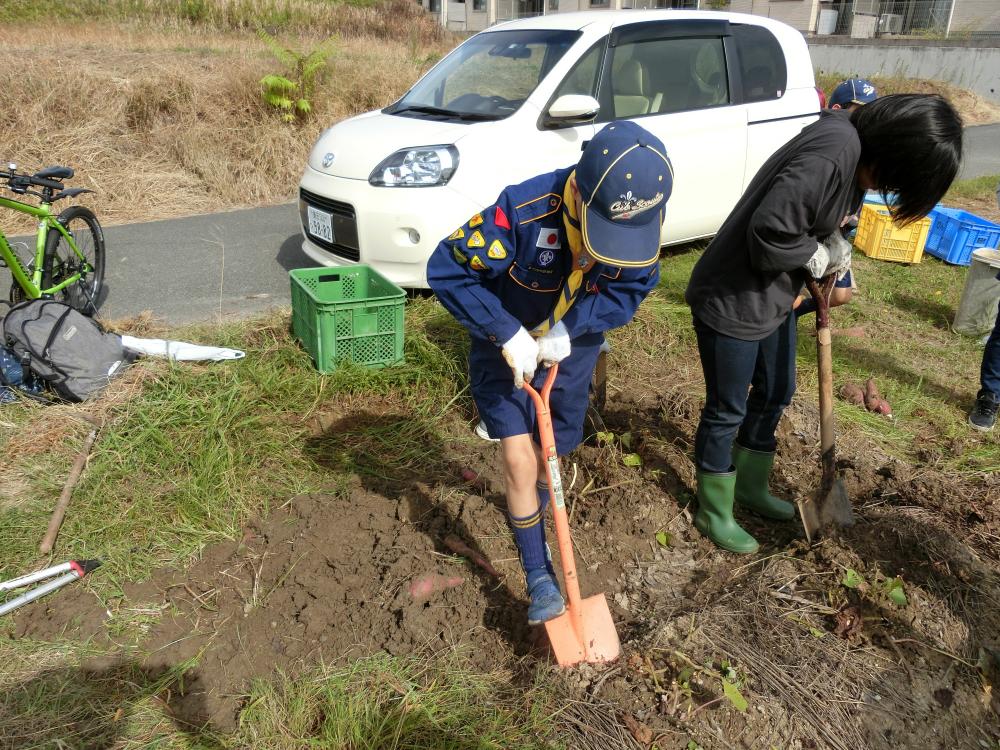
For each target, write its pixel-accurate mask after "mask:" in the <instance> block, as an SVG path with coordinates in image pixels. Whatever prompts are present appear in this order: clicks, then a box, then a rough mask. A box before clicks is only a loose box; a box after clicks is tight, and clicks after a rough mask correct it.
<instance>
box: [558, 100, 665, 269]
mask: <svg viewBox="0 0 1000 750" xmlns="http://www.w3.org/2000/svg"><path fill="white" fill-rule="evenodd" d="M673 184H674V170H673V167H672V166H671V165H670V159H668V158H667V150H666V148H664V146H663V142H662V141H660V139H659V138H657V137H656V136H655V135H653V134H652V133H650V132H649V131H648V130H646V129H645V128H642V127H640V126H639V125H636V124H635V123H634V122H631V121H627V120H621V121H617V122H612V123H610V124H609V125H608V126H607V127H605V128H604V129H603V130H601V132H599V133H598V134H597V135H595V136H594V138H593V140H591V141H590V143H588V144H587V147H586V148H585V149H584V150H583V156H581V157H580V163H579V164H577V167H576V185H577V189H578V190H579V191H580V196H581V198H582V200H583V215H582V216H581V217H580V224H581V230H582V234H583V242H584V244H585V245H586V247H587V251H588V252H589V253H590V254H591V255H593V256H594V257H595V258H596V259H597V260H599V261H600V262H602V263H606V264H608V265H612V266H627V267H632V268H635V267H642V266H649V265H652V264H653V263H655V262H656V261H657V259H658V258H659V257H660V227H661V225H662V224H663V215H664V211H665V209H666V205H667V199H668V198H669V197H670V191H671V190H672V189H673Z"/></svg>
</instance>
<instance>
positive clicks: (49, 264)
mask: <svg viewBox="0 0 1000 750" xmlns="http://www.w3.org/2000/svg"><path fill="white" fill-rule="evenodd" d="M57 221H58V222H59V223H60V224H62V225H63V226H64V227H66V231H67V232H69V234H70V235H71V236H72V237H73V242H75V243H76V248H77V250H79V251H80V253H81V254H82V255H83V258H81V257H80V256H79V255H77V254H76V253H75V252H73V248H72V247H71V246H70V244H69V242H67V241H66V238H65V237H63V235H62V233H61V232H59V230H57V229H50V230H49V234H48V237H46V238H45V260H44V265H43V267H42V288H43V289H48V288H50V287H53V286H56V285H57V284H60V283H61V282H62V280H63V279H66V278H69V277H70V276H72V275H74V274H76V273H79V274H81V277H80V279H79V280H78V281H77V282H76V283H74V284H70V285H69V286H67V287H66V288H65V289H62V290H61V291H59V292H57V293H56V295H55V296H56V299H59V300H61V301H63V302H65V303H66V304H67V305H69V306H70V307H73V308H75V309H77V310H79V311H80V312H82V313H84V314H86V315H93V314H94V313H96V312H97V307H98V305H99V304H100V293H101V287H102V286H103V285H104V232H103V231H101V225H100V223H99V222H98V221H97V217H96V216H94V212H93V211H91V210H90V209H89V208H84V207H83V206H70V207H69V208H67V209H66V210H65V211H63V212H62V213H61V214H59V217H58V218H57ZM84 262H86V265H85V263H84ZM88 266H89V270H87V267H88Z"/></svg>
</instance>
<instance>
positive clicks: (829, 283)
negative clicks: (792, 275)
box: [806, 274, 837, 474]
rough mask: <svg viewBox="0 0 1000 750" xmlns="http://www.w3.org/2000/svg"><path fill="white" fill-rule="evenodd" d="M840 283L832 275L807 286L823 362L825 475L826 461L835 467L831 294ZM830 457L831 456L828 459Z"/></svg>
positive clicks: (821, 428)
mask: <svg viewBox="0 0 1000 750" xmlns="http://www.w3.org/2000/svg"><path fill="white" fill-rule="evenodd" d="M836 282H837V279H836V276H834V275H833V274H830V275H829V276H826V277H825V278H823V279H822V280H821V281H817V280H816V279H809V280H808V281H807V282H806V286H808V288H809V293H810V294H811V295H812V297H813V299H814V300H816V361H817V364H818V365H819V437H820V448H821V450H822V453H823V461H824V474H825V473H826V471H825V469H826V464H827V463H830V464H831V466H832V463H833V462H832V459H833V445H834V420H833V352H832V348H831V336H830V294H831V292H832V291H833V286H834V284H835V283H836ZM828 456H829V458H828Z"/></svg>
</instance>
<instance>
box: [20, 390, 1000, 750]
mask: <svg viewBox="0 0 1000 750" xmlns="http://www.w3.org/2000/svg"><path fill="white" fill-rule="evenodd" d="M687 374H690V373H687ZM687 374H685V373H683V372H681V373H680V374H678V373H677V372H674V373H672V375H671V377H670V378H669V380H668V379H666V378H665V377H664V376H662V375H658V374H656V373H646V374H644V375H641V377H644V378H646V380H645V381H644V382H645V383H647V384H649V383H652V384H654V385H655V387H654V388H651V389H650V388H647V389H646V390H644V391H639V390H636V392H642V393H645V394H647V395H644V396H642V397H628V396H626V395H625V390H626V389H625V388H623V389H622V390H621V391H618V392H615V391H616V389H613V392H612V396H611V398H610V399H609V405H608V408H607V409H606V414H605V418H606V422H607V425H608V431H609V432H611V433H613V434H614V435H615V438H614V439H613V440H611V441H607V442H604V443H602V444H599V445H585V446H583V447H581V448H580V449H578V450H577V451H576V452H575V453H574V454H572V455H571V456H569V457H567V458H566V459H564V461H563V475H564V482H565V483H566V485H567V486H568V487H569V488H570V490H569V493H568V507H569V510H570V515H571V525H572V528H573V532H574V542H575V544H576V548H577V554H578V559H577V563H578V567H579V571H580V575H581V578H582V585H583V593H584V595H589V594H594V593H598V592H602V591H603V592H605V593H606V595H607V598H608V601H609V603H610V606H611V609H612V612H613V614H614V617H615V621H616V623H617V626H618V630H619V633H620V634H621V638H622V643H623V655H622V657H621V658H620V659H619V660H618V661H617V662H616V663H614V664H612V665H610V666H602V667H593V666H585V667H583V668H578V669H573V670H570V671H568V672H566V673H562V674H561V677H560V679H561V682H562V683H563V684H565V685H566V689H567V690H568V692H569V694H570V696H571V697H573V698H576V699H577V701H576V705H594V706H600V707H602V708H603V709H604V710H606V711H610V712H611V715H612V716H613V717H614V720H615V724H614V726H613V727H610V728H609V727H608V726H606V725H602V726H601V727H595V726H590V725H588V723H587V720H586V716H585V715H578V718H576V719H575V720H573V721H568V722H567V724H566V732H567V733H568V736H569V741H568V744H569V745H570V746H572V747H580V748H599V747H600V748H611V747H644V748H649V747H652V746H653V745H655V746H657V747H659V748H688V747H691V748H693V747H695V746H700V747H702V748H705V749H706V750H707V749H709V748H771V747H775V748H782V749H783V750H784V749H785V748H839V749H842V750H847V749H848V748H851V749H852V750H854V749H856V748H915V749H916V748H920V749H922V750H923V749H937V748H941V749H942V750H943V749H945V748H947V749H949V750H951V749H954V748H969V749H970V750H971V749H973V748H976V749H979V748H983V747H989V748H995V747H997V742H998V740H1000V722H998V713H997V712H998V710H1000V705H998V700H997V697H996V695H995V692H991V688H990V686H991V685H995V684H996V680H997V675H996V673H995V670H996V668H997V664H998V663H997V661H996V660H997V659H1000V575H998V570H1000V481H998V479H997V478H996V477H993V476H979V477H965V478H961V479H955V478H953V477H945V476H943V475H940V474H937V473H935V472H934V471H931V470H923V469H917V468H914V467H913V466H909V465H906V464H903V463H900V462H898V461H894V460H892V459H889V458H888V457H886V456H883V455H880V454H879V453H877V452H876V451H875V450H874V449H873V448H872V447H871V446H870V445H867V444H866V443H864V442H863V441H858V440H854V441H842V445H841V451H840V453H841V462H840V463H841V468H842V470H843V471H844V473H845V476H846V479H847V484H848V488H849V490H850V493H851V496H852V499H853V501H854V504H855V508H856V513H857V523H856V524H855V525H854V526H853V527H850V528H847V529H844V530H842V531H840V532H837V533H835V534H833V535H832V536H829V537H827V538H825V539H823V540H822V541H821V542H819V543H817V544H814V545H811V546H810V545H808V544H806V542H805V540H804V539H803V538H802V534H801V530H800V527H799V525H798V524H797V523H794V522H788V523H773V522H763V521H761V520H760V519H756V518H754V517H753V516H749V515H744V514H741V515H740V520H741V521H742V522H743V523H744V524H745V526H746V528H747V529H748V530H749V531H750V532H751V533H752V534H754V536H755V537H757V538H758V539H759V540H760V542H761V549H760V552H759V553H758V554H756V555H753V556H736V555H732V554H729V553H726V552H723V551H721V550H719V549H718V548H716V547H715V546H713V545H712V544H711V543H710V542H708V541H707V540H705V539H704V538H702V537H701V536H700V535H699V534H698V533H697V531H696V530H695V529H694V528H693V526H692V523H691V509H689V508H688V503H689V502H691V500H692V495H693V492H694V471H693V466H692V464H691V460H690V458H689V456H690V453H691V449H692V440H693V434H694V429H695V426H696V424H697V410H698V408H699V397H698V388H699V386H698V383H697V380H696V378H694V377H693V376H691V377H687V376H686V375H687ZM613 377H614V373H613ZM637 377H639V376H638V375H637ZM637 382H638V381H637ZM622 385H623V386H625V385H629V384H626V383H624V382H623V383H622ZM631 385H635V383H631ZM470 417H471V415H468V414H458V413H455V414H454V415H453V416H452V417H451V418H450V419H451V420H452V421H451V422H450V423H449V425H448V427H447V429H448V430H449V432H450V435H451V438H452V440H451V442H450V443H449V444H448V445H447V446H444V445H430V444H428V445H425V446H423V448H424V450H423V451H422V453H421V454H420V455H418V456H417V457H416V458H406V459H405V460H403V459H402V458H401V457H400V456H398V455H391V454H389V453H387V452H385V450H384V443H382V442H380V440H381V439H382V438H385V437H386V436H388V437H389V438H390V442H391V437H392V436H396V435H398V436H405V435H407V434H410V433H409V432H408V431H409V430H410V429H411V427H412V424H413V422H414V419H415V417H414V416H413V415H412V414H409V413H406V412H405V411H404V410H401V409H400V408H399V406H398V405H397V404H395V403H394V402H392V401H391V400H388V399H387V400H385V401H384V402H382V403H377V402H376V403H373V402H372V401H371V400H370V399H369V400H367V401H365V402H360V401H358V402H347V403H346V404H341V405H340V406H339V407H337V408H330V409H328V410H326V411H321V412H320V413H319V414H315V415H313V416H311V417H310V418H309V420H308V422H305V423H304V425H303V426H304V428H305V429H304V432H305V433H306V435H307V438H306V445H305V446H304V449H305V450H307V451H308V452H309V453H310V455H312V456H314V457H315V460H316V461H317V462H318V463H319V464H320V465H322V466H326V467H328V468H329V469H330V471H331V491H330V492H329V493H326V494H317V495H308V496H298V497H294V498H291V499H289V500H288V501H287V502H286V503H285V504H284V505H283V506H282V507H281V508H280V509H278V510H277V511H275V512H274V513H272V514H271V515H270V516H269V517H267V518H264V519H260V520H258V521H255V522H253V523H250V524H248V525H247V526H246V528H245V532H244V534H243V537H242V539H239V540H234V541H231V542H227V543H223V544H217V545H215V546H212V547H209V548H207V549H206V550H204V553H203V554H202V555H201V557H200V558H199V559H198V560H197V561H196V562H194V563H193V564H192V565H191V566H190V567H189V568H188V569H187V570H183V571H170V570H164V571H159V572H157V573H156V574H155V575H153V576H152V577H151V578H150V580H148V581H144V582H142V583H137V584H133V585H128V586H126V587H125V588H124V591H123V596H122V598H121V599H120V600H116V601H113V602H106V601H105V602H97V601H96V600H95V597H94V596H93V594H91V593H88V592H87V591H86V589H85V588H83V587H80V588H74V589H71V590H67V591H65V592H63V593H61V594H60V595H59V597H58V600H57V599H55V598H53V599H51V600H50V601H49V602H45V601H42V602H39V603H38V604H36V605H33V607H31V608H29V609H27V610H26V611H25V612H24V613H23V614H22V615H21V616H20V617H19V618H18V620H17V628H16V637H22V638H23V637H30V638H36V639H44V640H51V639H54V638H57V637H70V638H76V639H95V640H96V641H98V642H107V641H109V640H110V641H114V639H115V634H116V632H117V631H116V630H115V627H114V620H115V614H114V613H120V612H123V611H126V610H127V611H132V612H136V611H142V612H154V613H158V619H156V621H155V624H154V625H153V626H152V628H151V629H150V630H149V631H148V634H147V636H146V639H145V643H144V644H143V647H142V649H141V653H142V654H143V659H144V660H145V661H144V664H143V666H144V667H146V668H148V669H150V670H151V671H153V672H154V673H160V672H162V671H163V670H165V669H176V668H177V667H178V665H191V666H190V668H188V669H187V671H186V674H185V679H184V680H183V687H182V688H179V687H178V686H177V685H175V686H173V688H172V692H171V695H170V696H169V698H168V699H166V698H165V700H169V704H170V708H171V710H172V711H173V712H174V713H175V715H180V716H182V717H183V720H184V721H185V722H186V723H187V724H189V725H196V726H202V725H204V724H206V723H207V724H208V725H209V726H211V727H214V728H215V729H218V730H220V731H223V732H225V731H229V730H231V729H233V728H234V727H235V725H236V722H237V720H238V716H239V712H240V710H241V707H242V705H243V702H244V698H243V697H242V696H245V695H246V692H247V689H248V685H249V683H250V681H251V680H252V679H254V678H269V677H271V676H272V675H274V674H275V672H276V671H277V670H281V671H282V672H284V673H287V674H293V675H294V674H295V673H296V672H297V671H298V670H301V669H303V668H304V667H308V666H309V665H312V664H315V663H317V662H319V661H321V660H322V661H323V662H325V663H335V662H348V661H350V660H352V659H354V658H357V657H360V656H363V655H366V654H372V653H375V652H378V651H387V652H389V653H391V654H415V653H427V654H433V653H436V652H441V651H443V650H451V649H456V648H457V649H460V650H463V651H464V652H465V653H466V654H467V655H468V656H469V658H470V659H472V660H473V662H474V663H475V664H477V665H478V666H480V667H482V668H484V669H489V668H495V667H498V666H499V667H503V668H506V669H508V670H510V671H511V672H512V673H513V674H515V675H519V674H520V675H525V677H526V679H527V678H528V676H529V675H530V674H531V673H533V672H534V670H536V669H537V667H538V665H539V663H542V664H546V663H550V662H551V656H550V654H549V653H548V652H547V649H546V640H545V637H544V632H543V631H541V630H540V629H534V628H529V627H528V626H527V625H526V624H525V608H526V601H525V596H524V588H523V582H522V580H521V577H520V574H519V566H518V563H517V560H516V558H515V554H514V550H513V546H512V544H511V540H510V536H509V532H508V531H507V528H506V522H505V517H504V514H503V512H502V510H501V508H502V506H503V495H502V482H501V478H500V476H499V474H498V473H497V472H496V468H495V467H496V465H497V460H498V448H497V447H496V446H495V445H494V444H490V443H486V442H482V441H478V440H477V439H476V438H474V437H472V436H471V431H470V430H469V421H468V419H469V418H470ZM816 431H817V416H816V411H815V408H814V407H813V406H812V405H811V404H810V403H809V400H808V399H807V398H803V399H802V400H801V401H798V400H797V401H796V403H795V404H794V405H793V407H792V408H791V409H790V410H789V411H788V413H787V415H786V418H785V419H784V420H783V422H782V425H781V429H780V447H779V459H778V463H777V467H776V478H775V482H774V489H775V490H776V491H777V492H778V493H779V494H785V495H786V496H789V497H796V496H802V495H803V494H804V493H806V492H808V491H809V489H810V488H811V487H813V486H815V484H816V482H817V480H818V470H817V468H816V467H817V450H818V448H817V440H816V438H815V437H814V436H815V435H816ZM373 435H375V436H379V435H381V436H382V438H373V437H372V436H373ZM633 453H634V454H637V455H638V456H640V457H641V460H642V465H641V467H634V466H630V465H627V464H629V463H633V461H631V460H630V461H625V457H626V455H628V454H633ZM468 468H472V469H473V470H475V471H477V472H478V473H479V475H480V480H479V481H474V482H468V481H464V480H463V478H462V470H463V469H468ZM347 469H350V471H347ZM345 476H350V477H351V478H350V479H349V480H341V483H340V484H335V480H336V478H337V477H341V478H342V477H345ZM550 535H551V530H550ZM456 540H458V541H459V542H461V543H464V544H466V545H468V546H469V547H470V548H472V551H473V552H474V553H477V554H479V555H481V556H482V557H483V558H485V559H486V560H488V561H489V562H487V563H485V564H483V561H482V560H481V561H480V563H476V562H474V561H472V558H473V557H475V555H469V554H468V553H466V554H465V555H459V554H456V553H455V550H456V549H458V546H457V545H456ZM557 562H558V560H557ZM490 563H491V564H492V566H494V567H495V571H491V570H490V567H491V565H490ZM848 571H853V573H850V574H849V573H848ZM900 582H901V583H902V588H901V589H900V586H899V583H900ZM900 591H902V592H903V593H905V603H904V602H903V601H902V599H901V597H900V596H899V592H900ZM56 604H57V605H58V606H56ZM552 669H553V670H554V671H555V670H556V668H555V667H552ZM995 689H996V688H994V690H995ZM991 700H992V704H991ZM579 716H583V718H579ZM567 717H571V714H570V713H567ZM689 743H694V744H689Z"/></svg>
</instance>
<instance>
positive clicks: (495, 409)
mask: <svg viewBox="0 0 1000 750" xmlns="http://www.w3.org/2000/svg"><path fill="white" fill-rule="evenodd" d="M672 185H673V172H672V167H671V165H670V161H669V159H668V158H667V155H666V149H665V148H664V146H663V144H662V143H661V142H660V140H659V139H658V138H656V136H654V135H652V134H651V133H649V132H647V131H646V130H644V129H643V128H641V127H640V126H638V125H636V124H635V123H633V122H614V123H611V124H609V125H608V126H606V127H605V128H604V129H603V130H601V131H600V132H599V133H598V134H597V135H596V136H595V137H594V139H593V140H592V141H590V143H589V144H588V145H587V147H586V148H585V149H584V151H583V155H582V157H581V159H580V162H579V163H578V164H577V165H576V166H575V167H567V168H565V169H559V170H556V171H555V172H549V173H547V174H542V175H539V176H537V177H534V178H532V179H530V180H528V181H526V182H523V183H521V184H519V185H512V186H510V187H508V188H506V189H504V191H503V192H502V193H501V194H500V196H499V197H498V198H497V200H496V202H495V203H494V204H493V205H491V206H489V207H488V208H486V209H484V210H483V211H482V212H480V213H478V214H476V215H475V216H473V217H472V218H471V219H469V221H468V222H467V223H466V224H464V225H463V226H461V227H459V228H458V229H456V230H455V232H453V233H452V234H451V235H450V236H449V237H447V238H445V239H444V240H442V241H441V243H440V244H439V245H438V247H437V249H436V250H435V251H434V253H433V254H432V256H431V258H430V260H429V261H428V264H427V281H428V283H429V285H430V287H431V289H433V290H434V292H435V294H436V295H437V297H438V299H439V300H440V302H441V304H443V305H444V306H445V307H446V308H447V309H448V311H449V312H451V314H452V315H454V316H455V318H457V319H458V321H459V322H460V323H462V325H464V326H465V327H466V328H467V329H468V330H469V334H470V336H471V339H472V342H471V348H470V352H469V382H470V386H471V390H472V395H473V398H474V399H475V402H476V406H477V407H478V409H479V414H480V416H481V417H482V419H483V421H484V422H485V424H486V428H487V430H488V432H489V435H490V436H491V437H492V438H496V439H499V440H500V445H501V452H502V455H503V469H504V478H505V485H506V493H507V509H508V517H509V522H510V526H511V529H512V530H513V533H514V541H515V543H516V545H517V548H518V552H519V553H520V558H521V564H522V566H523V568H524V573H525V578H526V581H527V589H528V595H529V597H530V599H531V602H530V605H529V607H528V622H529V624H532V625H534V624H538V623H541V622H545V621H546V620H550V619H552V618H554V617H557V616H558V615H560V614H562V612H563V611H564V610H565V604H564V601H563V597H562V595H561V594H560V592H559V586H558V584H557V583H556V580H555V576H554V573H553V570H552V565H551V561H550V558H549V554H548V547H547V546H546V544H545V531H544V525H543V519H544V513H545V508H546V505H547V504H548V501H549V491H548V484H547V482H546V481H545V469H544V465H543V464H542V461H541V457H540V453H539V448H538V445H537V444H536V443H535V439H534V435H535V434H536V431H535V430H536V424H535V413H534V406H533V404H532V402H531V399H530V398H529V397H528V395H527V393H526V392H525V391H523V390H522V385H523V384H524V382H525V381H528V382H532V381H533V380H534V382H535V383H536V386H537V387H541V382H542V381H543V380H544V373H543V372H540V373H539V374H538V375H537V376H536V373H535V370H536V366H537V365H538V364H539V363H543V364H546V365H548V364H551V363H555V362H558V363H560V365H559V376H558V377H557V379H556V382H555V386H554V387H553V389H552V394H551V401H550V405H551V411H552V422H553V428H554V430H555V436H556V449H557V451H558V453H559V454H560V455H563V454H566V453H568V452H569V451H571V450H573V449H574V448H575V447H576V446H577V445H578V444H579V442H580V440H581V439H582V436H583V420H584V415H585V413H586V411H587V406H588V388H589V384H590V381H591V377H592V375H593V371H594V366H595V364H596V361H597V356H598V353H599V351H600V349H601V345H602V344H603V342H604V332H605V331H607V330H609V329H611V328H617V327H619V326H623V325H625V324H626V323H628V322H629V321H630V320H631V319H632V316H633V315H635V311H636V309H637V308H638V307H639V303H640V302H642V300H643V299H644V298H645V296H646V295H647V294H648V293H649V292H650V290H651V289H653V288H654V287H655V286H656V285H657V283H658V281H659V264H658V260H659V249H660V227H661V225H662V223H663V216H664V209H665V207H666V203H667V199H668V198H669V197H670V192H671V189H672Z"/></svg>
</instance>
